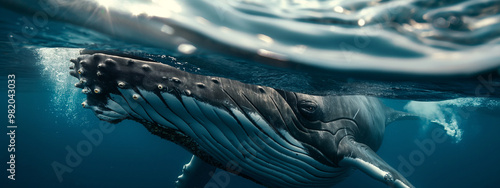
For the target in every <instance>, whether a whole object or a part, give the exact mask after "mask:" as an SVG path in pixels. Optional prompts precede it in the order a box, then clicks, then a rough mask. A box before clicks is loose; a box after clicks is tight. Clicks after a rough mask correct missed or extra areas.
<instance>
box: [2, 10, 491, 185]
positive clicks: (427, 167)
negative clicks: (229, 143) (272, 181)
mask: <svg viewBox="0 0 500 188" xmlns="http://www.w3.org/2000/svg"><path fill="white" fill-rule="evenodd" d="M0 5H1V8H0V12H1V13H2V17H0V57H1V58H0V68H1V70H0V82H1V83H4V84H3V86H1V87H0V93H3V94H4V95H5V96H4V97H2V98H4V100H3V101H2V102H1V104H2V105H3V106H7V105H8V99H9V98H8V95H7V90H8V84H7V80H8V77H7V76H8V75H10V74H15V75H16V79H15V80H16V85H15V90H16V96H15V101H16V102H15V103H16V113H15V121H16V123H15V124H17V126H18V128H17V129H15V130H16V138H15V145H16V146H15V148H16V152H15V155H16V158H15V162H16V163H15V165H16V167H15V170H16V173H15V174H16V176H15V179H16V180H10V179H8V175H9V174H10V173H9V171H7V170H2V171H3V173H2V176H3V177H0V185H1V187H173V185H174V181H175V180H176V178H177V176H178V175H180V173H181V169H182V166H183V165H184V164H185V163H187V162H188V161H189V159H190V156H191V154H190V153H188V152H187V151H185V150H184V149H182V148H181V147H179V146H177V145H175V144H172V143H170V142H168V141H166V140H162V139H160V138H159V137H157V136H154V135H152V134H150V133H149V132H148V131H147V130H146V129H144V128H143V126H142V125H140V124H139V123H136V122H132V121H124V122H121V123H119V124H114V125H111V124H107V123H104V122H102V121H99V120H98V119H97V118H96V117H95V115H94V114H93V113H92V112H91V111H90V110H85V109H83V108H81V105H80V103H81V102H82V101H84V100H85V96H84V95H83V94H81V92H80V90H79V89H77V88H75V87H74V86H73V84H74V83H75V82H76V81H77V80H76V79H74V78H72V77H70V76H69V73H68V71H69V70H68V67H69V65H70V62H69V59H71V58H75V57H77V56H78V55H79V52H80V50H83V49H90V50H106V51H108V52H113V53H118V54H123V55H133V56H137V57H142V58H149V59H151V60H155V61H159V62H162V63H165V64H169V65H171V66H174V67H177V68H179V69H181V70H185V71H188V72H193V73H198V74H204V75H215V76H221V77H226V78H231V79H236V80H239V81H242V82H245V83H250V84H257V85H266V86H270V87H274V88H280V89H286V90H292V91H297V92H303V93H309V94H321V95H326V94H329V95H345V94H362V95H370V96H376V97H379V98H380V99H381V100H382V101H383V102H384V103H385V104H386V105H388V106H390V107H392V108H395V109H398V110H404V111H408V112H411V113H415V114H418V115H420V116H423V117H426V118H428V119H430V120H432V122H433V123H429V122H423V121H410V120H405V121H398V122H395V123H394V124H391V125H390V126H389V127H387V129H386V133H385V136H384V141H383V144H382V147H381V148H380V150H379V151H378V152H377V153H378V154H379V155H380V156H381V157H382V158H383V159H384V160H385V161H386V162H387V163H389V164H390V165H391V166H392V167H394V168H396V169H398V168H400V167H404V168H402V169H403V170H404V172H402V173H403V174H404V175H405V176H406V177H407V179H408V180H409V181H410V182H412V184H413V185H415V186H416V187H497V185H498V184H499V183H500V180H499V179H498V174H500V162H499V161H498V159H499V158H500V152H498V148H499V144H500V139H498V134H499V133H500V123H499V122H500V112H499V110H500V103H499V102H498V97H499V96H500V94H499V93H500V79H499V76H498V74H499V73H498V72H499V67H500V55H499V53H498V52H500V47H499V46H500V39H499V38H500V14H499V12H500V1H496V0H483V1H477V0H443V1H432V0H428V1H424V0H414V1H411V0H408V1H405V0H395V1H389V0H386V1H369V0H351V1H347V0H345V1H342V0H340V1H335V0H333V1H305V0H304V1H301V0H296V1H284V0H283V1H281V0H280V1H278V0H276V1H260V0H246V1H239V0H233V1H230V0H226V1H194V0H190V1H153V0H152V1H146V0H144V1H141V0H135V1H132V0H128V1H113V0H108V1H99V2H94V1H67V0H58V1H55V0H54V1H29V0H28V1H21V2H16V1H10V0H5V1H2V2H0ZM5 108H7V107H5ZM6 110H7V109H6ZM1 121H2V122H3V123H2V124H1V125H2V129H1V130H2V134H3V135H4V136H2V139H0V140H1V143H2V145H3V147H4V151H3V152H2V153H1V156H0V162H2V164H3V165H0V166H1V167H2V168H4V169H8V168H9V165H8V164H6V162H8V161H9V160H10V158H9V155H10V154H11V153H10V152H8V150H7V149H8V145H9V141H10V138H9V136H7V135H5V134H6V133H8V132H9V131H10V130H11V129H8V128H7V126H8V125H9V124H8V119H7V113H4V117H2V120H1ZM100 127H107V129H104V130H102V129H100ZM436 130H442V131H445V132H446V133H447V137H446V140H445V141H442V142H441V141H436V140H433V137H432V134H433V132H434V131H436ZM89 131H101V132H103V131H104V132H103V139H102V142H100V143H97V144H92V147H91V149H89V151H90V152H88V155H86V156H80V157H81V158H80V160H78V161H79V162H77V163H76V164H74V165H73V167H71V173H65V174H63V175H62V176H61V177H60V178H58V176H57V175H56V173H55V171H54V169H53V164H55V163H65V160H66V157H67V156H68V153H71V151H72V150H76V149H77V148H78V147H80V145H81V144H82V143H84V142H88V140H89V139H88V138H87V137H86V136H85V134H84V132H89ZM424 141H426V142H432V143H434V146H435V147H434V149H432V150H426V149H425V148H424V149H423V148H421V147H419V144H417V143H419V142H424ZM229 177H230V178H229V179H228V180H227V181H228V184H227V185H225V186H221V187H261V186H260V185H257V184H255V183H253V182H252V181H249V180H246V179H244V178H241V177H238V176H233V175H231V176H229ZM335 187H387V186H385V185H384V184H382V183H380V182H377V181H375V180H373V179H371V178H370V177H368V176H367V175H365V174H364V173H362V172H359V171H357V172H355V173H354V174H353V175H351V176H350V177H348V178H347V179H346V180H344V181H343V182H341V183H340V184H338V185H336V186H335Z"/></svg>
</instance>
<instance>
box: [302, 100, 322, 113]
mask: <svg viewBox="0 0 500 188" xmlns="http://www.w3.org/2000/svg"><path fill="white" fill-rule="evenodd" d="M317 108H318V104H316V102H314V101H300V102H299V110H300V112H301V113H302V115H304V116H310V115H313V114H314V112H316V109H317Z"/></svg>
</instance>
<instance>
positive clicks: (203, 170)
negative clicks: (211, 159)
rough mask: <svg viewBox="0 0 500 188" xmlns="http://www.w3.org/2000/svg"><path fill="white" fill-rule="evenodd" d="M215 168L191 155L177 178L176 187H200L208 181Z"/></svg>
mask: <svg viewBox="0 0 500 188" xmlns="http://www.w3.org/2000/svg"><path fill="white" fill-rule="evenodd" d="M215 170H216V168H215V167H214V166H212V165H210V164H208V163H205V162H204V161H203V160H201V159H200V158H198V157H196V156H194V155H193V157H192V158H191V161H189V163H187V164H185V165H184V167H183V169H182V174H181V175H180V176H179V177H178V178H177V181H176V182H175V186H176V187H177V188H202V187H205V184H207V183H208V181H210V178H211V174H213V173H214V172H215Z"/></svg>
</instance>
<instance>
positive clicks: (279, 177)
mask: <svg viewBox="0 0 500 188" xmlns="http://www.w3.org/2000/svg"><path fill="white" fill-rule="evenodd" d="M71 62H73V63H74V65H73V66H71V67H70V69H72V70H71V71H70V74H71V75H73V76H74V77H76V78H78V79H79V82H78V83H76V84H75V86H76V87H78V88H82V92H83V93H85V94H86V95H87V100H86V101H85V102H83V103H82V106H83V107H84V108H89V109H91V110H92V111H93V112H94V113H95V114H96V116H97V117H98V118H99V119H101V120H104V121H108V122H112V123H118V122H120V121H122V120H124V119H131V120H134V121H137V122H139V123H141V124H143V125H144V126H145V127H146V128H147V129H148V130H149V131H150V132H151V133H152V134H155V135H158V136H160V137H162V138H164V139H166V140H170V141H172V142H174V143H176V144H179V145H181V146H183V147H184V148H185V149H187V150H188V151H190V152H191V153H193V154H194V157H193V159H192V160H191V162H190V163H189V164H187V165H185V167H184V170H183V172H184V174H183V175H181V176H180V177H179V181H178V182H177V186H178V187H191V186H195V185H193V182H196V183H194V184H197V185H196V186H203V184H204V183H206V182H207V181H208V180H209V179H210V178H209V175H208V172H209V171H213V170H214V169H215V168H216V167H217V168H220V169H223V170H226V171H229V172H232V173H234V174H237V175H240V176H242V177H245V178H248V179H250V180H252V181H255V182H257V183H259V184H262V185H264V186H269V187H330V186H332V185H335V184H336V183H338V182H339V181H342V180H343V179H344V178H345V177H347V176H348V175H349V174H350V173H351V172H352V170H353V169H360V170H361V171H363V172H365V173H366V174H368V175H370V176H371V177H373V178H375V179H377V180H379V181H381V182H383V183H386V184H387V185H390V186H393V187H413V186H412V185H411V184H410V183H409V182H408V181H407V180H406V179H405V178H404V177H403V176H402V175H401V174H400V173H399V172H397V171H396V170H395V169H393V168H392V167H390V166H389V165H388V164H387V163H386V162H384V161H383V160H382V159H381V158H380V157H379V156H378V155H377V154H376V153H375V151H377V150H378V149H379V147H380V145H381V143H382V140H383V135H384V130H385V127H386V125H387V124H389V123H391V122H392V121H394V120H395V119H398V118H400V117H404V116H405V114H404V113H401V112H398V111H395V110H393V109H391V108H388V107H386V106H385V105H383V104H382V103H381V102H380V101H379V100H378V99H376V98H373V97H367V96H359V95H352V96H315V95H307V94H302V93H295V92H290V91H284V90H280V89H274V88H270V87H264V86H258V85H250V84H245V83H242V82H239V81H234V80H230V79H225V78H220V77H212V76H204V75H198V74H192V73H188V72H184V71H181V70H178V69H176V68H174V67H171V66H168V65H165V64H162V63H157V62H152V61H147V60H139V59H134V58H129V57H120V56H115V55H108V54H103V53H95V54H84V55H82V56H80V57H78V58H77V59H72V60H71ZM190 178H197V180H196V181H189V179H190ZM200 179H202V180H200ZM188 184H189V185H188Z"/></svg>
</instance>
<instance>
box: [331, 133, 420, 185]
mask: <svg viewBox="0 0 500 188" xmlns="http://www.w3.org/2000/svg"><path fill="white" fill-rule="evenodd" d="M339 152H340V153H339V154H340V155H342V156H343V159H342V160H341V161H340V162H339V165H341V166H351V167H355V168H357V169H360V170H361V171H363V172H364V173H366V174H368V175H369V176H371V177H372V178H374V179H376V180H378V181H381V182H383V183H385V184H387V185H389V186H390V187H398V188H408V187H414V186H413V185H412V184H411V183H410V182H408V180H406V178H405V177H404V176H403V175H401V174H400V173H399V172H398V171H396V170H395V169H394V168H392V167H391V166H389V164H387V163H386V162H385V161H384V160H383V159H382V158H380V157H379V156H378V155H377V154H376V153H375V152H374V151H373V150H372V149H371V148H370V147H368V146H367V145H365V144H362V143H358V142H356V141H354V140H353V139H352V138H349V137H346V138H344V139H342V141H341V142H340V144H339Z"/></svg>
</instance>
